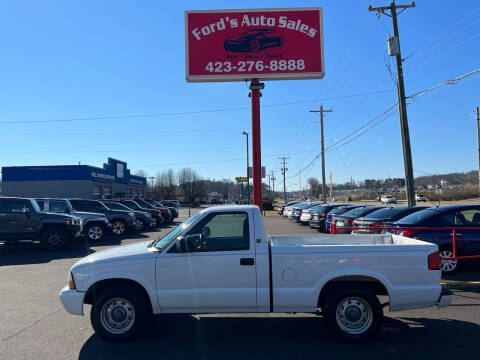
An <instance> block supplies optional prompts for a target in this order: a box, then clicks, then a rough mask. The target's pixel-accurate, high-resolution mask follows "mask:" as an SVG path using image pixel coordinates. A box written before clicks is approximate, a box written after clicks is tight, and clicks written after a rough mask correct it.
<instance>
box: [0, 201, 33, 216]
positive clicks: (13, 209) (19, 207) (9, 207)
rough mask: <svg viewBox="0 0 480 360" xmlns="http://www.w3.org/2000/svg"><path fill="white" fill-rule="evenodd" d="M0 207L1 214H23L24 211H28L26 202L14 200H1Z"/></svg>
mask: <svg viewBox="0 0 480 360" xmlns="http://www.w3.org/2000/svg"><path fill="white" fill-rule="evenodd" d="M0 206H1V207H0V213H2V214H12V213H23V210H24V209H30V207H29V206H28V202H27V201H25V200H16V199H3V200H2V202H1V203H0Z"/></svg>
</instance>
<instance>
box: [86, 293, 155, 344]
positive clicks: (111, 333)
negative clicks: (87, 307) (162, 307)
mask: <svg viewBox="0 0 480 360" xmlns="http://www.w3.org/2000/svg"><path fill="white" fill-rule="evenodd" d="M146 314H147V311H146V307H145V301H144V299H142V297H141V296H140V295H139V294H138V293H137V292H135V291H134V290H127V289H123V290H109V291H105V292H104V293H101V294H100V296H99V297H98V299H97V301H96V302H95V303H94V304H93V306H92V310H91V312H90V321H91V323H92V326H93V329H94V330H95V333H96V334H97V335H98V336H100V337H101V338H102V339H104V340H108V341H125V340H128V339H129V338H131V337H132V336H133V335H135V333H137V332H138V331H139V330H140V329H141V326H142V323H144V321H145V318H146Z"/></svg>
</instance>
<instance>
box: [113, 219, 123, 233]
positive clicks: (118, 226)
mask: <svg viewBox="0 0 480 360" xmlns="http://www.w3.org/2000/svg"><path fill="white" fill-rule="evenodd" d="M112 231H113V233H114V234H115V235H122V234H123V233H124V232H125V224H124V223H123V222H121V221H117V222H115V223H113V225H112Z"/></svg>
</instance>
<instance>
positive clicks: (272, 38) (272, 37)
mask: <svg viewBox="0 0 480 360" xmlns="http://www.w3.org/2000/svg"><path fill="white" fill-rule="evenodd" d="M283 43H284V40H283V36H282V35H279V34H277V33H276V31H275V30H273V29H255V30H248V31H245V32H243V33H241V34H238V35H233V36H230V37H229V38H227V39H226V40H225V41H224V42H223V48H224V49H225V50H226V51H232V52H259V51H262V50H265V49H268V48H271V47H278V46H282V45H283Z"/></svg>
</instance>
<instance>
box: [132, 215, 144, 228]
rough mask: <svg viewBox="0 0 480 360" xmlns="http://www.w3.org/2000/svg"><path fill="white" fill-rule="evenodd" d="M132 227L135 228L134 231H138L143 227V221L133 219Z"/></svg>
mask: <svg viewBox="0 0 480 360" xmlns="http://www.w3.org/2000/svg"><path fill="white" fill-rule="evenodd" d="M133 226H134V227H135V230H137V231H140V230H142V229H143V228H144V227H145V221H143V219H139V218H137V219H135V221H134V223H133Z"/></svg>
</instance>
